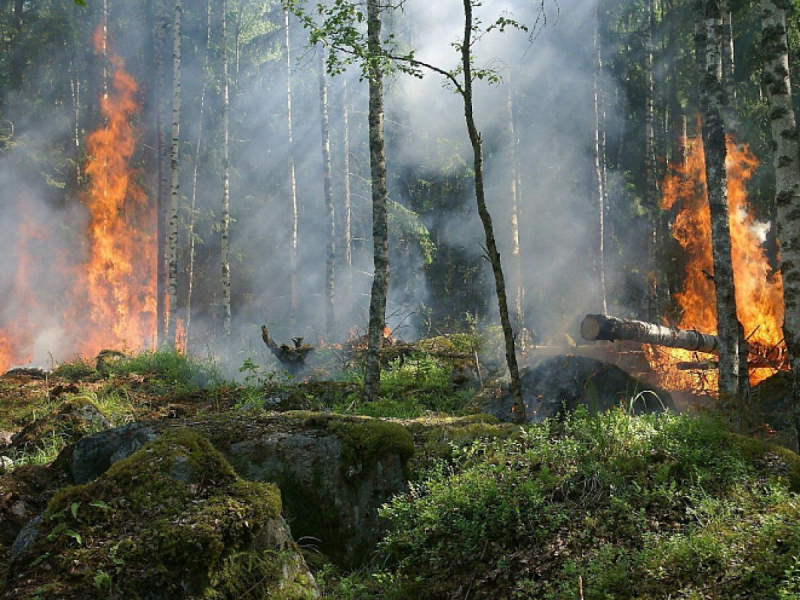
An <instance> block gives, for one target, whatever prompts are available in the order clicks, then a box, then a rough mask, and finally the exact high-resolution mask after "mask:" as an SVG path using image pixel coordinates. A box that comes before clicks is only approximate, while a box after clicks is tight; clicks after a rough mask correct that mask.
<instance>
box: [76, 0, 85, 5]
mask: <svg viewBox="0 0 800 600" xmlns="http://www.w3.org/2000/svg"><path fill="white" fill-rule="evenodd" d="M75 6H86V0H75Z"/></svg>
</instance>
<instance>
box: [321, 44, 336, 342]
mask: <svg viewBox="0 0 800 600" xmlns="http://www.w3.org/2000/svg"><path fill="white" fill-rule="evenodd" d="M317 51H318V57H319V102H320V112H321V115H322V169H323V187H324V192H325V211H326V213H327V218H328V247H327V261H326V265H325V331H326V334H327V337H328V341H329V342H332V341H333V340H334V338H335V337H336V316H335V304H334V294H335V273H336V210H335V207H334V204H333V167H332V166H331V130H330V129H331V128H330V120H329V118H328V82H327V81H326V77H325V56H324V52H325V51H324V48H323V47H322V46H319V47H318V48H317Z"/></svg>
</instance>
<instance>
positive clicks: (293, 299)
mask: <svg viewBox="0 0 800 600" xmlns="http://www.w3.org/2000/svg"><path fill="white" fill-rule="evenodd" d="M283 22H284V30H285V31H284V37H283V44H284V45H283V51H284V53H285V54H286V126H287V129H288V132H289V139H288V149H287V152H286V159H287V165H288V169H289V171H288V175H289V202H290V209H291V240H290V242H289V326H290V327H291V328H292V329H294V328H295V326H296V324H297V179H296V176H295V167H294V139H293V136H294V132H293V129H294V127H293V123H292V45H291V37H290V28H289V11H288V10H284V11H283Z"/></svg>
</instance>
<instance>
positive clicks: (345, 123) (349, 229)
mask: <svg viewBox="0 0 800 600" xmlns="http://www.w3.org/2000/svg"><path fill="white" fill-rule="evenodd" d="M342 138H343V139H342V156H343V160H344V165H343V169H342V170H343V172H344V264H345V266H346V267H347V299H348V301H350V300H351V299H352V297H353V214H352V198H351V196H352V191H351V184H350V93H349V86H348V85H347V79H345V80H344V85H343V86H342Z"/></svg>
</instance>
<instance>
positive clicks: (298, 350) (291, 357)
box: [261, 325, 315, 375]
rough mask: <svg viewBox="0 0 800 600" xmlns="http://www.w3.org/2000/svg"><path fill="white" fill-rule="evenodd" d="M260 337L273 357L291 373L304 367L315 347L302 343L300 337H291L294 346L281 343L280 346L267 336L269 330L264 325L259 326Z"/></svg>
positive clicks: (295, 372)
mask: <svg viewBox="0 0 800 600" xmlns="http://www.w3.org/2000/svg"><path fill="white" fill-rule="evenodd" d="M261 339H263V340H264V343H265V344H266V345H267V348H269V350H270V352H272V354H274V355H275V358H277V359H278V361H279V362H280V363H281V364H282V365H283V366H284V368H285V369H286V370H287V371H289V373H290V374H292V375H297V374H299V373H300V372H301V371H302V370H303V369H305V367H306V358H307V357H308V355H309V354H311V353H312V352H314V350H315V348H314V347H312V346H309V345H308V344H305V343H303V339H304V338H301V337H295V338H292V343H293V344H294V346H287V345H286V344H281V345H280V346H279V345H278V344H276V343H275V340H273V339H272V338H271V337H270V336H269V330H267V326H266V325H262V326H261Z"/></svg>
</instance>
